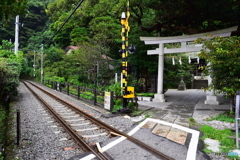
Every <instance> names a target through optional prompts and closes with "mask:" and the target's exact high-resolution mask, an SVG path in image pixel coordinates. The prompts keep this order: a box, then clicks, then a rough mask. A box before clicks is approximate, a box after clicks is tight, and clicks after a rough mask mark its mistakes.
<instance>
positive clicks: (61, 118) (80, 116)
mask: <svg viewBox="0 0 240 160" xmlns="http://www.w3.org/2000/svg"><path fill="white" fill-rule="evenodd" d="M22 82H23V83H24V84H25V86H26V87H27V88H28V89H29V90H30V91H31V92H32V93H33V94H34V95H35V96H36V97H37V98H38V99H39V101H41V102H42V103H43V104H44V106H46V107H47V109H48V110H49V112H50V113H51V114H52V115H53V116H54V118H55V119H56V120H57V121H58V122H59V123H60V124H61V125H62V126H63V127H64V128H65V129H66V131H67V132H68V133H69V134H70V135H71V136H72V137H73V139H74V140H75V141H76V142H77V143H78V144H79V145H80V147H83V149H84V150H85V151H90V152H92V153H93V154H94V155H95V156H96V157H98V158H99V159H102V160H105V159H111V158H109V157H107V156H105V155H104V153H101V152H99V151H98V150H96V147H95V146H92V145H91V144H89V143H87V142H86V141H85V140H84V137H85V138H91V137H94V136H107V135H108V136H109V135H111V134H115V135H121V136H124V137H126V138H127V139H128V140H130V141H132V142H133V143H135V144H137V145H138V146H141V147H142V148H144V149H145V150H147V151H149V152H151V153H153V154H154V155H156V156H158V157H160V158H161V159H165V160H173V158H171V157H169V156H168V155H165V154H164V153H161V152H159V151H158V150H156V149H154V148H152V147H150V146H148V145H146V144H145V143H143V142H141V141H139V140H137V139H135V138H133V137H132V136H129V135H127V134H126V133H124V132H121V131H119V130H117V129H115V128H113V127H111V126H110V125H107V124H105V123H104V122H102V121H100V120H98V119H97V118H95V117H93V116H91V115H89V113H86V112H84V111H82V110H81V109H79V108H78V107H77V106H76V105H74V104H71V103H69V102H68V101H66V100H64V99H62V98H60V97H58V96H56V95H54V94H52V93H50V92H49V91H47V90H45V89H43V88H41V87H39V86H37V85H35V84H33V83H31V82H29V81H22ZM29 84H30V85H31V86H33V87H34V89H32V88H31V87H30V85H29ZM37 90H39V91H40V92H41V93H42V94H43V93H44V94H45V95H48V96H42V95H40V94H39V93H37V92H39V91H37ZM52 101H56V102H55V107H53V106H52V105H51V103H52ZM56 104H57V105H56ZM67 107H69V108H70V109H69V110H68V109H67ZM66 110H68V111H67V112H68V113H67V114H68V115H69V116H66ZM67 117H68V118H69V117H72V118H76V119H73V120H68V119H67ZM82 120H84V123H85V125H87V126H89V123H87V124H86V121H90V122H91V124H95V125H97V127H96V126H95V127H92V128H85V129H81V130H80V131H78V130H76V129H74V128H73V127H74V126H77V125H84V124H72V122H77V121H78V122H79V121H82ZM89 130H100V131H101V133H100V134H98V135H94V136H89V137H87V136H86V135H85V136H84V135H81V134H79V132H83V131H89Z"/></svg>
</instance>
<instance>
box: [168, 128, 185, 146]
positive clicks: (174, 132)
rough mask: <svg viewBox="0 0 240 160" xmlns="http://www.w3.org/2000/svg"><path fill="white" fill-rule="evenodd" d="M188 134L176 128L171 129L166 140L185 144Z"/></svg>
mask: <svg viewBox="0 0 240 160" xmlns="http://www.w3.org/2000/svg"><path fill="white" fill-rule="evenodd" d="M187 134H188V133H187V132H185V131H182V130H179V129H176V128H171V130H170V131H169V133H168V135H167V136H166V138H168V139H169V140H172V141H174V142H176V143H179V144H182V145H184V144H185V141H186V139H187Z"/></svg>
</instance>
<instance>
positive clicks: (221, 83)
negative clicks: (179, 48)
mask: <svg viewBox="0 0 240 160" xmlns="http://www.w3.org/2000/svg"><path fill="white" fill-rule="evenodd" d="M197 42H199V43H203V45H204V49H203V50H202V51H201V54H200V56H201V58H204V59H206V60H207V62H208V63H209V65H208V66H207V67H206V69H205V72H206V73H207V74H208V75H210V76H211V77H212V79H213V81H212V84H211V85H210V86H209V88H207V89H208V90H215V91H217V92H220V93H224V94H226V95H228V96H230V97H232V100H233V98H234V97H235V95H236V92H237V91H239V90H240V37H237V36H233V37H228V38H223V37H213V38H212V39H209V38H208V39H207V38H199V39H198V40H197ZM231 110H232V107H231Z"/></svg>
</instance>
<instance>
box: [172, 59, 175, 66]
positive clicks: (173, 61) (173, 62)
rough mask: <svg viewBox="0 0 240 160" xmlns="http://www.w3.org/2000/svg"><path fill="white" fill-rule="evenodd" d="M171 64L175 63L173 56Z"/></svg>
mask: <svg viewBox="0 0 240 160" xmlns="http://www.w3.org/2000/svg"><path fill="white" fill-rule="evenodd" d="M172 64H173V65H175V60H174V57H172Z"/></svg>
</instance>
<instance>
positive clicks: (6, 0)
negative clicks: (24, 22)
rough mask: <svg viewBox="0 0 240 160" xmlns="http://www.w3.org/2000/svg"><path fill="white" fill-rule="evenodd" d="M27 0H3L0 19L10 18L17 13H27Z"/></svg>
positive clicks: (0, 5) (0, 4) (0, 6)
mask: <svg viewBox="0 0 240 160" xmlns="http://www.w3.org/2000/svg"><path fill="white" fill-rule="evenodd" d="M27 8H28V6H27V0H1V2H0V20H9V19H10V18H12V17H15V16H17V15H20V14H21V15H25V14H26V13H27Z"/></svg>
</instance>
